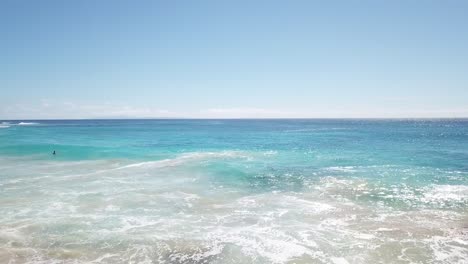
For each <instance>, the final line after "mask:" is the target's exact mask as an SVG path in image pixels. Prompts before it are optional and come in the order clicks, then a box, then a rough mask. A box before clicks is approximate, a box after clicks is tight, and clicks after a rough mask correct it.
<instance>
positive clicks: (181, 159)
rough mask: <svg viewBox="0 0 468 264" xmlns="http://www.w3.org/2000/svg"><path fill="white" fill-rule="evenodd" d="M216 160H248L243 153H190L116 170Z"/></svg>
mask: <svg viewBox="0 0 468 264" xmlns="http://www.w3.org/2000/svg"><path fill="white" fill-rule="evenodd" d="M216 158H248V156H247V155H246V154H245V153H244V152H240V151H221V152H192V153H184V154H182V155H180V156H178V157H176V158H172V159H163V160H157V161H145V162H138V163H134V164H129V165H125V166H123V167H119V168H116V169H127V168H135V167H152V168H163V167H172V166H177V165H180V164H182V163H186V162H193V161H200V160H204V159H216Z"/></svg>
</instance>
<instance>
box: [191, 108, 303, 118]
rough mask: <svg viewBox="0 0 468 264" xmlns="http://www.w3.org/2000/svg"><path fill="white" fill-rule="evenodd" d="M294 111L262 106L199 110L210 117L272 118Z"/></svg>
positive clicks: (202, 114)
mask: <svg viewBox="0 0 468 264" xmlns="http://www.w3.org/2000/svg"><path fill="white" fill-rule="evenodd" d="M294 115H295V113H293V112H290V111H280V110H273V109H263V108H211V109H206V110H202V111H200V116H202V117H212V118H273V117H293V116H294Z"/></svg>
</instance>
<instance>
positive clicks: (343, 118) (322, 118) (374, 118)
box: [0, 116, 468, 121]
mask: <svg viewBox="0 0 468 264" xmlns="http://www.w3.org/2000/svg"><path fill="white" fill-rule="evenodd" d="M414 119H425V120H431V119H432V120H434V119H468V116H467V117H218V118H215V117H102V118H101V117H99V118H24V119H0V121H64V120H414Z"/></svg>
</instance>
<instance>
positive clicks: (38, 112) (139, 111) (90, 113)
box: [0, 101, 173, 119]
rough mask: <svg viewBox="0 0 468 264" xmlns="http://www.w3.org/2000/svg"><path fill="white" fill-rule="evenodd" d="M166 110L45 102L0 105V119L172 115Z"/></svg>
mask: <svg viewBox="0 0 468 264" xmlns="http://www.w3.org/2000/svg"><path fill="white" fill-rule="evenodd" d="M172 115H173V113H171V112H170V111H168V110H165V109H158V108H152V107H134V106H129V105H121V104H113V103H103V104H78V103H74V102H60V103H54V102H46V101H42V102H41V103H40V104H32V105H29V104H14V105H3V106H0V119H61V118H64V119H65V118H67V119H68V118H70V119H75V118H135V117H140V118H152V117H154V118H156V117H168V116H172Z"/></svg>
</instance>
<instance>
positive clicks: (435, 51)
mask: <svg viewBox="0 0 468 264" xmlns="http://www.w3.org/2000/svg"><path fill="white" fill-rule="evenodd" d="M467 14H468V1H464V0H460V1H455V0H445V1H442V0H440V1H430V0H424V1H423V0H420V1H416V0H414V1H399V0H394V1H380V0H374V1H365V0H361V1H353V0H349V1H344V0H343V1H334V0H330V1H328V0H327V1H314V0H307V1H299V0H291V1H276V0H269V1H260V0H259V1H243V0H236V1H223V0H216V1H204V0H200V1H180V0H174V1H169V0H168V1H155V0H154V1H143V0H139V1H118V0H113V1H107V0H99V1H95V0H92V1H88V0H83V1H48V0H42V1H33V0H31V1H24V0H3V1H0V119H67V118H70V119H74V118H158V117H164V118H168V117H174V118H390V117H392V118H405V117H409V118H415V117H468V15H467Z"/></svg>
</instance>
